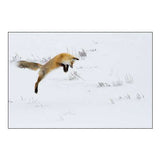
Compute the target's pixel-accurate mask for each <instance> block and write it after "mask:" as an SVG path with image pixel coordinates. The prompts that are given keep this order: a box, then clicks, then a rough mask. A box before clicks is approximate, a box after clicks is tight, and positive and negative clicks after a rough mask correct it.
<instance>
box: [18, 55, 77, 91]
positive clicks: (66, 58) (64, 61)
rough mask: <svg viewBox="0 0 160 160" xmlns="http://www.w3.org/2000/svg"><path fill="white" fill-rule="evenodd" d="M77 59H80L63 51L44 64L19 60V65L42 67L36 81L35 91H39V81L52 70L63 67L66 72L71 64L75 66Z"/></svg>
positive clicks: (22, 66)
mask: <svg viewBox="0 0 160 160" xmlns="http://www.w3.org/2000/svg"><path fill="white" fill-rule="evenodd" d="M75 60H79V59H78V58H76V57H74V56H73V55H71V54H69V53H61V54H58V55H57V56H55V57H54V58H52V59H50V60H49V61H48V62H47V63H46V64H44V65H42V64H39V63H34V62H27V61H19V62H18V67H20V68H29V69H32V70H37V69H40V71H39V77H38V80H37V82H36V83H35V88H34V91H35V93H38V84H39V82H40V81H41V80H42V79H43V78H44V77H45V76H46V75H47V74H48V73H49V72H50V71H52V70H54V69H56V68H58V67H63V70H64V72H67V71H68V68H69V66H70V67H71V68H73V63H74V62H75Z"/></svg>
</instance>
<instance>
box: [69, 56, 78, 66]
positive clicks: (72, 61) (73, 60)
mask: <svg viewBox="0 0 160 160" xmlns="http://www.w3.org/2000/svg"><path fill="white" fill-rule="evenodd" d="M75 60H79V59H78V58H76V57H73V58H72V60H71V63H70V67H71V68H73V63H74V62H75Z"/></svg>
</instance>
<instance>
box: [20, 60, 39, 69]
mask: <svg viewBox="0 0 160 160" xmlns="http://www.w3.org/2000/svg"><path fill="white" fill-rule="evenodd" d="M17 66H18V67H20V68H28V69H32V70H37V69H39V68H40V67H41V66H42V65H41V64H39V63H35V62H27V61H18V64H17Z"/></svg>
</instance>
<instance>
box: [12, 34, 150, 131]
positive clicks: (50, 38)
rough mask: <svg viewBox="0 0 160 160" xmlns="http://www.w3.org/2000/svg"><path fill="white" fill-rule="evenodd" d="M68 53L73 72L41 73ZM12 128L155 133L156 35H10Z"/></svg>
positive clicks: (55, 71) (60, 70)
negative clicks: (32, 65) (36, 67)
mask: <svg viewBox="0 0 160 160" xmlns="http://www.w3.org/2000/svg"><path fill="white" fill-rule="evenodd" d="M63 52H68V53H70V54H73V55H75V56H76V57H78V58H79V59H80V60H79V61H76V62H75V64H74V67H73V69H72V68H69V71H68V72H67V73H64V72H63V69H62V68H59V69H56V70H53V71H52V72H51V73H49V74H48V75H47V76H46V77H45V78H44V79H43V80H42V81H41V82H40V84H39V92H38V94H35V93H34V84H35V82H36V81H37V78H38V71H32V70H29V69H20V68H18V67H17V66H16V62H17V61H18V60H28V61H33V62H38V63H41V64H45V63H46V62H47V61H48V60H49V59H50V58H53V57H54V56H55V55H57V54H59V53H63ZM9 128H152V34H151V33H9Z"/></svg>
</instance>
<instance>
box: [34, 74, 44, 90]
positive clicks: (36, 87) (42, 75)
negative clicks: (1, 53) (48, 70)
mask: <svg viewBox="0 0 160 160" xmlns="http://www.w3.org/2000/svg"><path fill="white" fill-rule="evenodd" d="M44 76H45V73H44V72H40V74H39V77H38V79H37V82H36V83H35V87H34V92H35V93H38V84H39V82H40V81H41V80H42V79H43V78H44Z"/></svg>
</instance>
